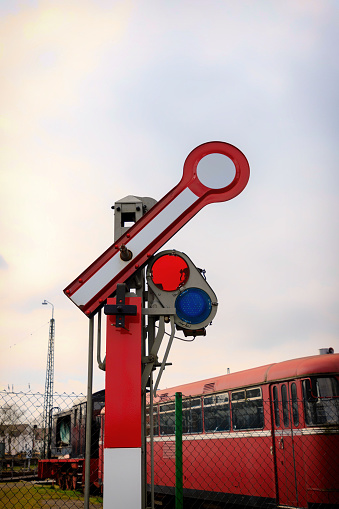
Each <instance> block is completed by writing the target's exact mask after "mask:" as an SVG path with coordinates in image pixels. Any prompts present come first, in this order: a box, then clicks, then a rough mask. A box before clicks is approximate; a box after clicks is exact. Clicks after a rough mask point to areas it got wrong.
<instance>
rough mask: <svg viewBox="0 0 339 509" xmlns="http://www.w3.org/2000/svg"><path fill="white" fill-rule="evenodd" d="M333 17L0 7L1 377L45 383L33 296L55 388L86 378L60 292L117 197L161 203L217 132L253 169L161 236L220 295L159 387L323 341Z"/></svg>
mask: <svg viewBox="0 0 339 509" xmlns="http://www.w3.org/2000/svg"><path fill="white" fill-rule="evenodd" d="M338 26H339V5H338V2H336V1H335V0H323V1H319V0H317V1H315V0H285V1H283V2H282V1H281V0H279V1H277V0H255V1H254V0H238V1H231V0H223V1H221V0H208V1H207V0H206V1H203V0H194V1H193V0H180V2H173V1H170V0H157V1H155V0H146V1H142V2H141V1H137V0H131V1H129V0H126V1H113V0H110V1H108V0H107V1H106V0H97V1H95V0H58V1H56V0H40V1H38V0H21V1H18V0H1V1H0V41H1V50H0V59H1V64H0V67H1V71H2V72H1V94H0V103H1V108H0V110H1V120H0V129H1V134H0V143H1V155H0V157H1V159H0V161H1V162H0V179H1V180H0V221H1V223H0V239H1V243H0V299H1V307H0V352H1V354H0V390H12V389H14V390H15V391H19V390H20V391H27V390H29V389H30V390H32V391H33V392H43V391H44V384H45V373H46V362H47V347H48V334H49V320H50V318H51V313H52V306H50V305H47V306H43V305H42V302H43V300H44V299H47V300H48V301H49V302H50V303H52V304H53V306H54V318H55V378H54V387H55V390H56V391H58V392H66V393H71V392H75V393H80V392H86V387H87V355H88V318H87V317H86V316H85V315H84V314H83V313H82V312H81V311H79V309H78V308H77V307H76V306H75V305H74V304H73V303H72V302H71V301H70V300H69V299H67V298H66V297H65V295H64V294H63V289H64V288H65V287H66V286H67V285H68V284H69V283H70V282H72V281H73V280H74V279H75V278H76V277H77V276H78V275H79V274H80V273H81V272H82V271H83V270H84V269H86V268H87V267H88V266H89V265H90V264H91V263H92V262H93V261H94V260H95V259H96V258H97V257H98V256H99V255H101V253H102V252H103V251H105V250H106V249H107V248H108V247H109V246H110V245H111V243H112V242H113V211H112V209H111V207H112V205H113V204H114V202H115V201H117V200H119V199H121V198H123V197H125V196H127V195H136V196H150V197H152V198H154V199H156V200H159V199H161V198H162V197H163V196H164V195H165V194H166V193H167V192H168V191H169V190H171V189H172V188H173V187H174V186H175V185H176V184H177V183H178V182H179V180H180V178H181V176H182V168H183V164H184V161H185V159H186V157H187V155H188V154H189V153H190V152H191V150H193V149H194V148H195V147H196V146H198V145H200V144H201V143H204V142H208V141H214V140H218V141H224V142H227V143H231V144H233V145H235V146H236V147H238V148H239V149H240V150H241V151H242V152H243V153H244V154H245V156H246V157H247V159H248V161H249V164H250V168H251V177H250V180H249V183H248V185H247V187H246V189H245V190H244V191H243V192H242V193H241V194H240V195H239V196H238V197H236V198H235V199H233V200H231V201H228V202H225V203H217V204H211V205H208V206H206V207H205V208H204V209H202V210H201V211H200V212H199V213H198V214H197V215H196V216H195V217H194V218H193V219H192V220H191V221H190V222H189V223H188V224H187V225H186V226H185V227H184V228H182V230H180V231H179V232H178V233H177V234H176V235H175V236H174V237H173V238H172V239H171V240H170V241H169V242H168V243H167V245H166V246H165V247H164V249H165V248H171V249H172V248H173V249H176V250H178V251H183V252H185V253H186V254H187V255H188V256H189V257H190V258H191V259H192V260H193V262H194V263H195V264H196V265H197V266H198V267H202V268H204V269H205V270H206V275H207V280H208V282H209V284H210V285H211V287H212V288H213V290H214V291H215V293H216V294H217V296H218V301H219V306H218V312H217V315H216V317H215V319H214V321H213V324H212V325H211V326H209V327H208V328H207V335H206V337H198V338H196V339H195V341H193V342H183V341H181V340H180V339H175V340H174V344H173V346H172V350H171V353H170V357H169V359H168V360H169V362H172V366H170V367H167V368H166V370H165V372H164V375H163V378H162V381H161V384H160V387H161V388H164V387H171V386H174V385H179V384H182V383H187V382H190V381H195V380H199V379H206V378H211V377H214V376H218V375H221V374H223V373H226V370H227V368H229V369H230V371H231V372H235V371H239V370H242V369H247V368H251V367H255V366H259V365H263V364H268V363H271V362H279V361H282V360H286V359H290V358H296V357H302V356H308V355H316V354H317V353H318V351H319V349H320V348H325V347H330V346H331V347H333V348H334V350H335V351H337V352H338V351H339V340H338V338H339V313H338V300H339V299H338V297H339V285H338V260H339V242H338V226H339V225H338V219H339V214H338V191H339V185H338V184H339V177H338V162H339V161H338V149H337V145H338V132H339V130H338V89H339V80H338V78H339V61H338V58H337V47H338V43H339V41H338V39H339V36H338ZM177 336H178V337H181V338H183V336H182V335H181V334H177ZM104 342H105V338H104V337H103V343H104ZM102 356H104V347H103V350H102ZM103 387H104V373H103V372H101V371H100V370H99V369H98V368H97V365H96V363H95V365H94V389H95V390H99V389H101V388H103Z"/></svg>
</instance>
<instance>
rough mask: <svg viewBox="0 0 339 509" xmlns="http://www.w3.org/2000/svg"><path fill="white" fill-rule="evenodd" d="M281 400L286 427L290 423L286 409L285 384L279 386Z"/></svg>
mask: <svg viewBox="0 0 339 509" xmlns="http://www.w3.org/2000/svg"><path fill="white" fill-rule="evenodd" d="M281 401H282V410H283V421H284V426H285V428H288V427H289V425H290V418H289V415H288V414H289V411H288V395H287V387H286V385H285V384H283V385H282V386H281Z"/></svg>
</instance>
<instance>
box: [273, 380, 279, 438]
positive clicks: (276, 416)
mask: <svg viewBox="0 0 339 509" xmlns="http://www.w3.org/2000/svg"><path fill="white" fill-rule="evenodd" d="M273 409H274V421H275V426H276V427H277V428H279V426H280V415H279V397H278V387H277V386H276V385H275V386H274V387H273Z"/></svg>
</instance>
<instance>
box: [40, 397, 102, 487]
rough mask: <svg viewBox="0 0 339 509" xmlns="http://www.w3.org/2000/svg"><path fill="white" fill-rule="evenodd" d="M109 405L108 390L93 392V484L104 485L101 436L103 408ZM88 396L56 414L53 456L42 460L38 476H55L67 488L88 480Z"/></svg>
mask: <svg viewBox="0 0 339 509" xmlns="http://www.w3.org/2000/svg"><path fill="white" fill-rule="evenodd" d="M104 405H105V391H104V390H102V391H98V392H96V393H94V394H93V395H92V406H93V411H92V416H91V418H92V443H91V469H90V470H91V485H92V486H94V487H96V488H101V485H100V481H99V477H98V471H99V466H98V465H99V439H100V433H101V416H100V412H101V409H102V408H103V407H104ZM86 413H87V400H86V398H85V397H83V398H80V399H78V400H76V401H74V404H73V405H72V407H71V408H69V409H67V410H64V411H60V412H58V413H56V414H55V415H54V416H53V428H52V430H51V449H50V454H49V455H50V458H48V459H43V460H39V463H38V478H39V479H48V478H52V479H54V480H55V481H56V483H57V484H58V485H60V486H61V487H62V488H63V489H66V488H67V489H75V488H76V487H77V485H79V484H80V483H81V485H83V484H84V473H85V450H86Z"/></svg>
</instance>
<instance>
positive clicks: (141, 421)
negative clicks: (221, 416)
mask: <svg viewBox="0 0 339 509" xmlns="http://www.w3.org/2000/svg"><path fill="white" fill-rule="evenodd" d="M211 154H221V155H223V156H225V157H226V158H228V160H230V161H231V162H232V163H233V165H234V170H235V175H234V178H233V180H232V181H231V182H230V183H227V184H226V185H225V183H224V182H223V183H221V184H220V187H217V186H216V187H213V188H212V187H210V186H209V184H207V183H206V180H204V179H203V178H199V175H198V173H199V172H198V164H199V162H200V161H201V159H203V158H204V157H206V156H207V155H211ZM218 171H219V170H218ZM211 172H212V173H213V168H211ZM248 179H249V165H248V162H247V159H246V157H245V156H244V155H243V154H242V152H240V150H238V149H237V148H236V147H234V146H233V145H230V144H228V143H223V142H209V143H204V144H203V145H200V146H198V147H197V148H195V149H194V150H193V151H192V152H191V153H190V154H189V155H188V157H187V159H186V161H185V164H184V171H183V176H182V179H181V181H180V182H179V184H178V185H177V186H175V187H174V188H173V189H172V190H171V191H170V192H169V193H167V194H166V196H164V197H163V198H162V199H161V200H160V201H159V202H157V203H156V202H155V200H153V199H152V198H137V197H131V196H129V197H126V199H123V200H120V201H119V202H116V217H115V219H116V220H115V241H114V243H113V245H112V246H111V247H109V248H108V249H107V250H106V251H105V252H104V253H103V254H102V255H101V256H99V258H98V259H97V260H96V261H95V262H93V263H92V264H91V265H90V266H89V267H88V268H87V269H86V270H85V271H83V272H82V273H81V274H80V276H79V277H78V278H76V279H75V280H74V281H73V282H72V283H71V284H70V285H69V286H68V287H67V288H65V290H64V292H65V294H66V295H67V296H68V297H69V298H70V299H71V300H72V301H73V302H74V303H75V304H76V305H77V306H78V307H79V309H80V310H81V311H83V313H85V315H86V316H88V317H89V318H90V329H91V327H93V317H94V315H95V314H96V313H97V312H99V311H101V309H102V308H103V307H104V312H105V314H106V315H107V332H106V361H105V363H100V364H105V365H106V383H105V389H106V394H105V438H104V509H111V508H112V507H133V508H135V509H137V508H140V509H144V508H145V507H146V484H147V482H146V437H145V435H146V424H145V414H146V404H145V402H146V391H147V390H150V391H151V396H152V394H153V386H152V379H153V376H152V371H153V370H154V369H156V368H160V369H159V372H158V376H157V378H156V382H155V385H154V391H156V390H157V387H158V385H159V382H160V378H161V374H162V372H163V370H164V369H165V366H166V363H167V358H168V354H169V351H170V348H171V345H172V341H173V338H174V334H175V330H179V331H182V332H183V333H184V334H185V336H197V335H205V328H206V326H207V325H208V324H209V323H211V321H212V319H213V318H214V317H215V314H216V311H217V305H218V302H217V297H216V295H215V293H214V291H213V290H212V288H211V287H210V286H209V284H208V283H207V281H206V279H205V277H204V271H202V270H200V269H198V268H197V267H195V265H194V264H193V262H192V260H190V258H189V257H188V256H187V255H186V254H185V253H181V252H178V251H175V250H167V251H164V252H161V253H158V254H156V252H157V251H158V250H159V249H160V248H161V247H162V246H163V245H164V244H165V243H166V242H167V241H168V240H169V239H170V238H171V237H172V236H173V235H174V234H175V233H176V232H177V231H178V230H179V229H181V228H182V227H183V226H184V225H185V224H186V223H187V222H188V221H189V220H190V219H191V218H192V217H193V216H194V215H195V214H196V213H197V212H198V211H199V210H201V209H202V208H203V207H204V206H205V205H207V204H209V203H213V202H219V201H228V200H230V199H232V198H234V197H235V196H237V195H238V194H239V193H241V192H242V190H243V189H244V188H245V187H246V185H247V182H248ZM144 212H146V213H145V214H144ZM124 214H125V216H124V217H123V215H124ZM131 222H132V223H134V224H133V225H132V226H131V227H128V225H129V224H130V223H131ZM155 254H156V255H155ZM154 255H155V256H154ZM145 268H146V269H147V271H146V282H147V291H146V286H145ZM133 290H134V291H133ZM146 302H147V304H148V305H147V307H146ZM146 316H147V318H146V319H145V317H146ZM155 321H158V323H159V326H158V331H157V334H155V328H154V326H155ZM98 323H99V322H98ZM165 323H169V324H170V328H171V332H170V334H169V339H168V344H167V348H166V351H165V354H164V357H163V359H162V361H161V362H159V360H158V352H159V348H160V346H161V344H162V341H163V338H164V334H165ZM98 329H99V325H98ZM90 336H91V334H90ZM98 337H99V334H98ZM99 367H101V366H99ZM89 372H90V370H89ZM89 406H90V405H89ZM150 418H152V416H150ZM89 421H90V419H87V423H88V422H89ZM87 471H88V474H89V469H88V468H87ZM87 482H88V485H89V475H88V479H87ZM85 493H86V489H85ZM87 494H88V497H87V498H88V500H89V486H87ZM85 499H86V497H85ZM152 505H153V504H152ZM86 507H87V506H86V500H85V508H86Z"/></svg>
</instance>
